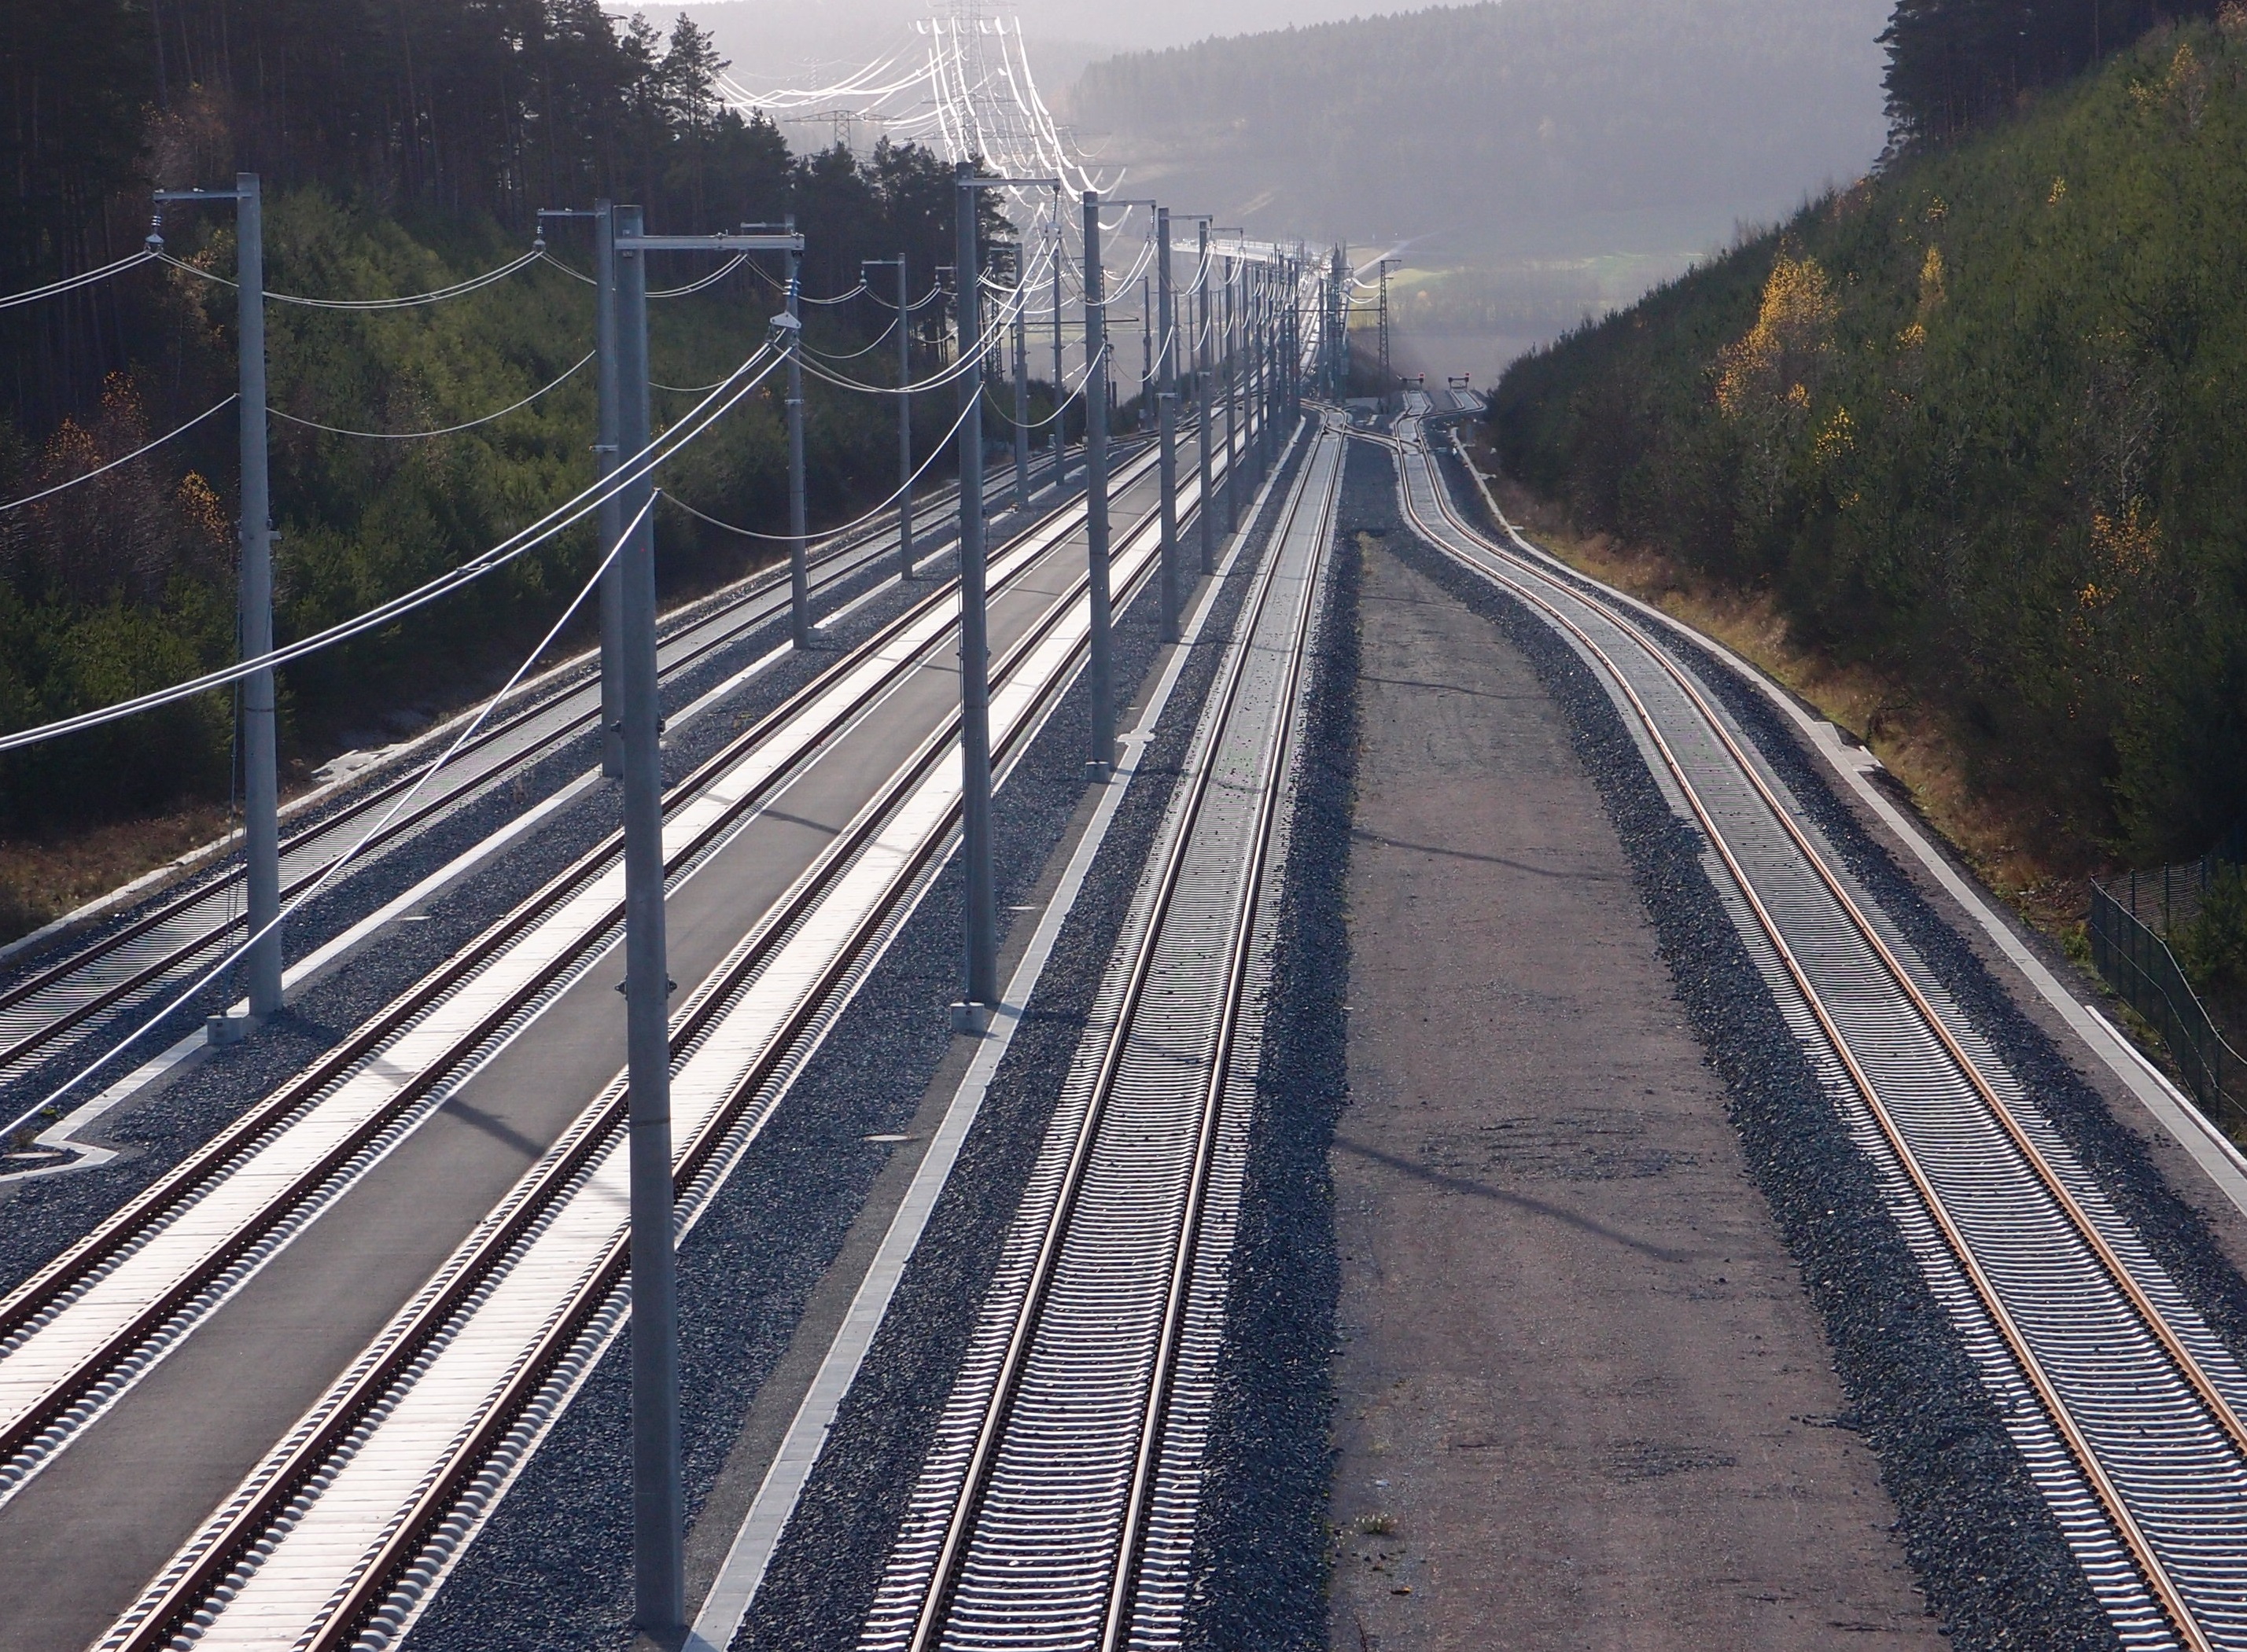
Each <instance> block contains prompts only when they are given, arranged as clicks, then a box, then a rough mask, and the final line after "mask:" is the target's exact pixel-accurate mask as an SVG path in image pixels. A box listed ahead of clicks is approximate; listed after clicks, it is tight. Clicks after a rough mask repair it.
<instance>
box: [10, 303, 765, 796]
mask: <svg viewBox="0 0 2247 1652" xmlns="http://www.w3.org/2000/svg"><path fill="white" fill-rule="evenodd" d="M768 356H769V357H771V358H772V359H771V360H770V361H767V362H765V365H763V366H762V367H757V364H758V363H759V362H760V361H762V360H763V359H764V358H766V357H768ZM785 359H786V357H785V356H784V355H781V354H776V353H775V351H774V348H773V346H772V345H771V344H769V343H767V344H764V345H760V346H759V347H758V348H757V350H756V351H755V353H754V354H752V355H750V356H749V357H748V358H746V359H745V360H744V361H743V362H742V364H741V369H740V371H739V372H737V373H736V374H735V375H734V380H729V381H727V386H725V387H723V388H722V389H721V392H720V393H714V394H713V395H711V396H709V397H707V398H706V399H704V400H703V401H702V402H701V404H700V405H699V406H696V407H694V408H693V409H691V410H690V411H689V412H688V413H686V415H685V416H684V417H682V418H681V419H680V421H679V422H678V423H677V424H675V425H673V426H672V427H670V428H669V429H667V430H666V431H665V432H663V433H662V434H660V435H659V436H657V437H655V438H654V439H653V440H651V441H650V442H649V443H648V444H647V446H646V447H643V448H641V449H640V450H639V452H638V453H636V454H632V456H631V458H629V459H628V460H626V461H625V462H624V463H623V464H621V465H619V466H618V467H617V468H616V469H614V470H612V471H611V472H610V473H609V474H607V475H606V476H604V477H602V478H601V479H600V480H599V481H596V482H594V483H592V484H591V486H589V487H587V488H584V489H583V490H582V491H581V492H579V493H577V494H576V495H573V496H572V497H571V498H570V499H568V500H565V501H563V502H562V503H561V504H559V505H557V506H556V507H555V508H554V509H552V510H550V511H549V512H548V513H547V514H546V515H544V516H542V517H540V518H539V519H538V520H537V521H536V522H532V523H530V524H529V525H528V526H527V527H524V528H522V529H517V530H516V532H515V533H514V534H512V535H510V536H508V537H507V538H506V539H503V540H502V541H501V542H500V543H498V544H496V545H495V546H493V547H492V548H491V549H489V550H486V551H483V552H481V554H479V555H478V556H474V557H471V558H470V559H469V560H468V562H465V563H461V564H460V565H459V566H458V567H455V568H452V569H449V570H447V571H446V572H444V573H442V574H440V575H438V576H437V577H435V578H434V579H431V580H428V581H427V582H426V583H424V584H420V585H417V586H415V587H414V588H413V590H407V591H403V592H400V594H399V595H398V596H396V597H391V598H389V599H388V600H387V601H385V602H382V603H378V604H376V605H375V606H374V607H372V608H370V609H368V610H366V611H364V612H362V613H359V614H356V615H353V616H352V618H349V619H345V620H340V621H338V623H337V624H335V625H331V626H329V627H327V628H326V629H325V630H324V631H316V632H314V633H313V634H312V635H311V636H309V637H304V638H299V639H298V640H297V641H296V642H293V643H290V644H288V645H285V646H283V647H280V648H276V649H273V650H272V651H270V652H267V653H263V654H260V655H257V656H256V657H255V658H252V659H242V660H237V661H236V662H235V663H234V664H233V665H231V666H222V667H221V668H220V669H218V670H216V671H210V672H204V673H203V674H202V675H201V676H200V677H195V678H190V679H188V680H186V681H184V682H179V683H174V684H173V685H171V686H169V687H167V688H161V689H156V690H154V691H153V692H151V693H146V694H140V695H136V696H135V697H133V699H131V700H120V701H118V702H116V703H115V704H113V705H109V706H104V707H98V708H96V709H95V710H92V711H89V712H81V713H78V714H77V715H76V716H72V717H65V718H60V719H58V720H55V721H53V722H51V723H43V724H40V725H38V726H37V727H31V728H24V729H17V730H16V731H14V732H13V733H10V734H0V752H5V751H13V750H16V749H17V748H19V747H25V746H34V745H38V744H39V743H40V742H42V741H48V740H52V739H55V738H57V737H58V736H60V735H63V734H74V733H77V732H78V731H79V730H81V729H86V728H92V727H99V725H101V724H103V723H108V722H114V721H116V720H119V719H120V718H123V717H129V716H133V715H135V714H137V713H140V712H144V711H153V710H154V709H155V708H156V707H160V706H167V705H170V704H172V703H173V702H174V701H175V700H187V699H190V698H192V697H193V696H195V695H196V694H200V693H208V692H209V691H210V690H211V689H214V688H221V687H224V686H226V685H227V684H229V683H232V682H237V681H240V680H241V679H243V678H245V677H249V676H251V675H253V674H255V673H256V672H260V671H266V670H271V669H274V668H276V667H278V666H285V665H287V664H289V663H290V662H291V661H293V660H297V659H302V658H304V656H305V655H307V654H312V653H317V652H319V651H320V650H322V649H324V648H328V647H331V646H332V645H335V644H337V643H339V642H343V641H345V640H347V639H348V638H352V637H356V636H359V635H360V634H361V633H363V632H365V631H372V630H373V629H375V628H376V627H377V626H379V625H388V624H389V623H390V622H391V621H392V620H393V619H397V618H401V617H403V616H404V615H406V614H407V613H410V612H412V611H414V610H416V609H419V608H422V607H426V606H427V605H428V604H430V603H433V602H435V601H437V600H438V599H439V598H440V597H446V596H449V595H450V594H451V593H452V592H453V591H454V590H458V589H459V588H460V587H461V586H462V585H466V584H471V583H473V582H474V581H475V580H478V579H481V578H482V577H484V576H485V575H486V574H488V573H491V572H493V571H494V570H496V569H499V568H503V567H505V566H506V565H507V564H508V563H511V562H513V561H515V560H516V558H517V557H519V556H522V555H523V554H524V553H525V552H527V551H529V550H533V549H534V548H536V546H538V545H541V544H543V543H545V542H546V541H547V540H549V539H551V538H553V537H554V536H556V535H557V534H559V533H561V532H562V531H563V529H567V528H569V527H570V526H571V525H572V524H574V523H576V522H580V521H582V520H583V519H584V518H585V517H586V516H588V515H591V514H592V513H593V512H594V511H595V510H597V509H599V508H600V506H601V505H602V504H603V503H604V502H605V501H607V500H608V499H610V498H611V497H612V496H613V495H616V494H618V493H619V492H621V491H622V490H623V489H624V488H626V487H628V486H631V485H632V483H634V482H637V481H639V479H640V478H641V477H643V476H645V475H646V474H648V473H649V472H650V471H652V470H653V469H654V468H655V467H656V466H657V465H659V464H660V463H662V462H663V461H665V460H666V459H668V458H669V457H671V455H672V454H675V453H677V452H678V451H679V450H680V448H682V447H686V445H687V443H689V442H691V441H693V440H694V439H695V438H696V437H698V436H700V434H701V433H702V432H703V431H705V430H707V428H708V427H710V426H711V425H712V424H713V423H714V422H715V421H716V420H718V419H719V418H721V417H722V416H723V415H724V414H725V413H727V411H728V410H729V409H731V408H732V407H733V406H734V405H735V404H736V403H737V402H739V401H740V400H741V399H742V398H743V397H744V396H747V395H748V393H750V392H751V391H752V390H754V389H755V388H756V387H757V386H759V385H760V384H762V383H763V382H764V380H765V379H767V378H768V377H770V376H771V375H772V373H773V372H775V371H776V370H777V369H778V367H779V365H780V364H781V363H782V361H783V360H785ZM753 368H754V369H755V372H752V371H751V370H752V369H753ZM744 375H748V376H747V377H746V379H744ZM735 380H740V381H741V382H735ZM721 394H722V396H723V400H722V401H721V399H720V396H721ZM713 404H717V405H716V406H713Z"/></svg>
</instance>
